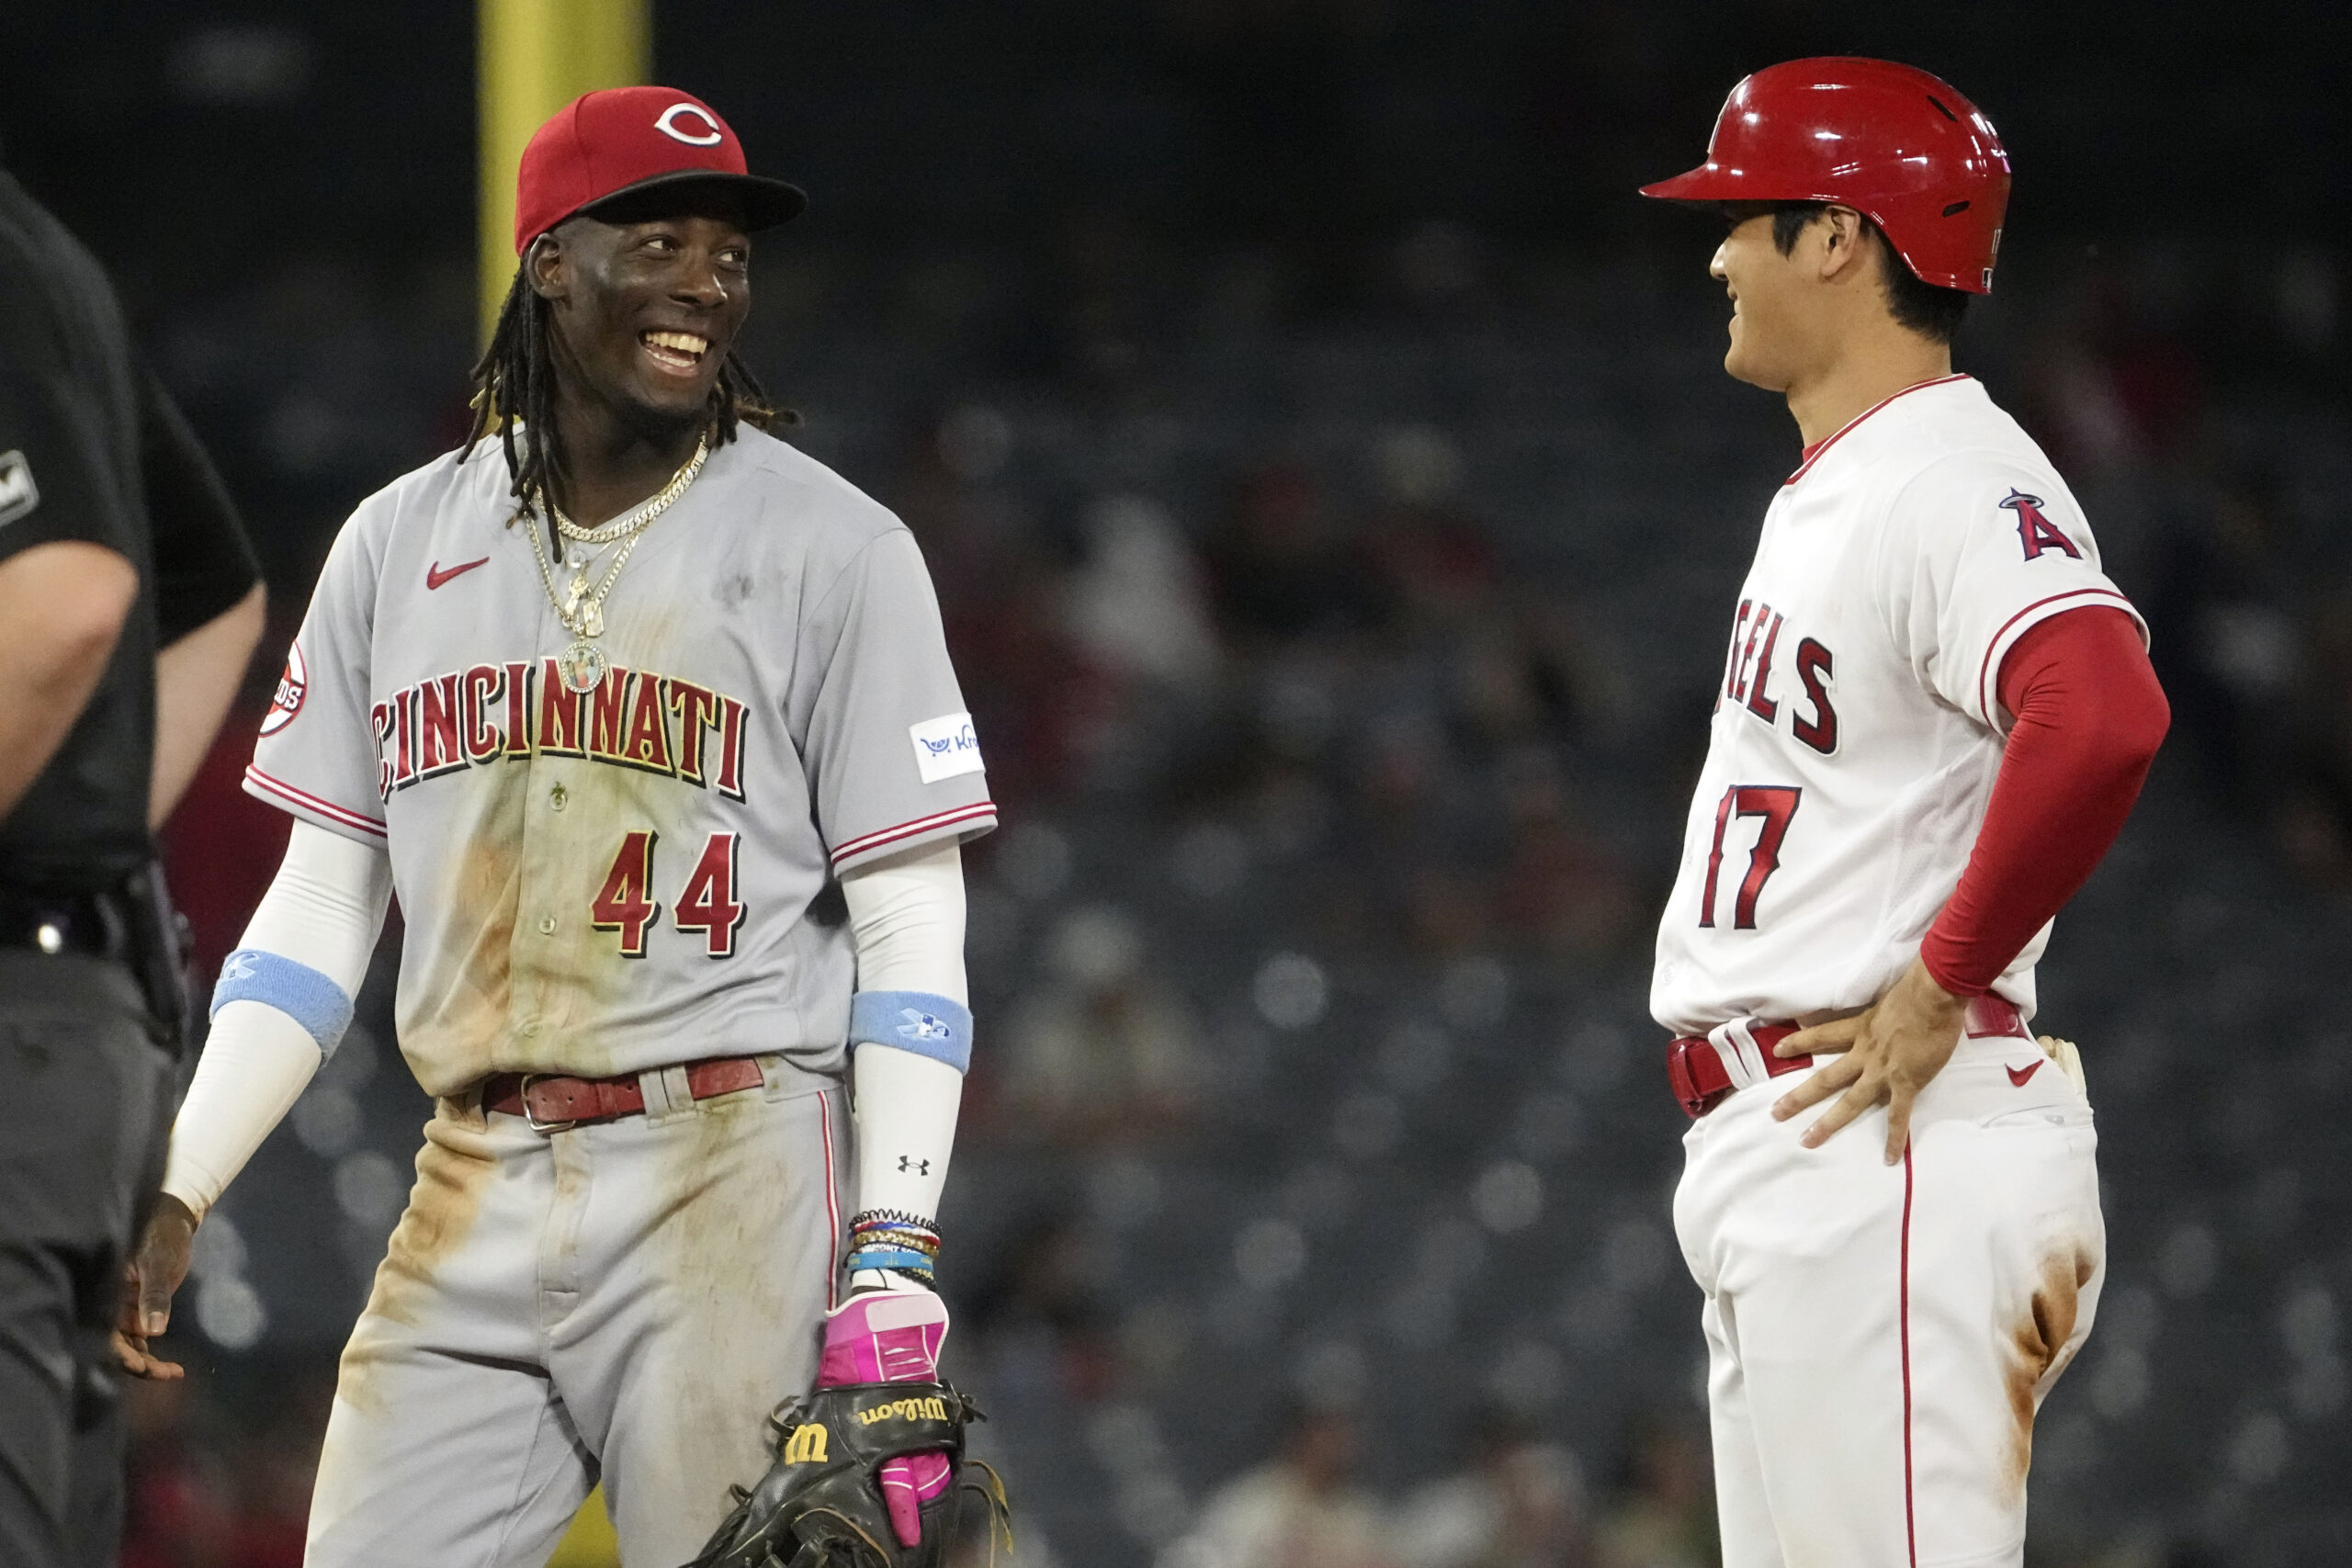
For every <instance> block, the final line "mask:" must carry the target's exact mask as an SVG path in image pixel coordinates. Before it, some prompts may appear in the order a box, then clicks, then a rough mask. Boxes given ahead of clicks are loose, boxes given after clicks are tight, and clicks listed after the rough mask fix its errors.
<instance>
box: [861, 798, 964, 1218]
mask: <svg viewBox="0 0 2352 1568" xmlns="http://www.w3.org/2000/svg"><path fill="white" fill-rule="evenodd" d="M842 897H843V898H844V899H845V900H847V902H848V904H849V919H850V930H851V931H852V933H853V934H854V936H855V938H856V941H857V984H858V988H859V989H860V990H864V991H928V992H931V993H932V994H933V995H935V996H943V997H945V998H948V999H949V1000H951V1001H954V1002H957V1003H963V1002H965V1001H967V999H968V994H967V989H966V986H965V978H964V857H963V852H962V851H961V850H960V849H959V848H958V847H957V846H956V845H955V844H952V843H951V844H943V845H938V846H936V847H933V848H931V849H924V850H917V851H914V852H910V853H908V854H904V855H899V856H896V857H894V858H892V859H889V860H886V861H881V862H878V863H875V864H873V865H868V866H865V867H861V868H860V869H858V870H856V871H853V872H851V873H850V874H848V875H846V876H844V877H842ZM850 1070H851V1074H852V1078H853V1083H854V1090H855V1093H854V1100H853V1102H854V1104H855V1106H856V1108H857V1206H858V1207H859V1208H860V1209H862V1210H863V1209H899V1210H903V1211H904V1212H906V1213H910V1214H919V1215H921V1216H922V1217H923V1218H925V1219H932V1218H935V1217H936V1216H937V1215H938V1213H939V1194H940V1190H941V1189H942V1188H944V1186H945V1185H946V1184H947V1159H948V1156H949V1155H950V1154H951V1153H952V1152H953V1151H954V1149H955V1146H956V1111H957V1109H958V1108H959V1107H960V1106H961V1105H962V1104H963V1100H964V1075H963V1074H962V1073H959V1072H957V1071H956V1069H955V1068H954V1067H952V1066H948V1065H947V1064H946V1063H944V1062H941V1061H934V1060H933V1058H931V1057H929V1056H921V1055H916V1054H915V1053H913V1052H911V1051H901V1050H899V1049H898V1048H897V1047H896V1046H891V1045H876V1044H872V1043H867V1044H863V1045H860V1046H858V1047H857V1055H856V1057H855V1059H854V1062H853V1063H852V1065H851V1069H850Z"/></svg>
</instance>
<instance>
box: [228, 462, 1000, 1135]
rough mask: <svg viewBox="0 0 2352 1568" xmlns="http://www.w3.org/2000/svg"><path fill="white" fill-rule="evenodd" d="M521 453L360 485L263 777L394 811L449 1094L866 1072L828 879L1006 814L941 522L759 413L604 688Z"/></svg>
mask: <svg viewBox="0 0 2352 1568" xmlns="http://www.w3.org/2000/svg"><path fill="white" fill-rule="evenodd" d="M507 486H508V474H507V469H506V464H505V461H504V458H503V456H502V454H501V453H500V451H499V447H498V444H497V443H496V442H495V441H491V442H486V443H483V444H481V445H480V446H476V447H475V449H474V451H473V453H472V455H471V456H470V457H468V458H466V459H465V460H463V461H459V460H458V458H457V457H455V456H454V455H452V456H449V457H443V458H441V459H439V460H438V461H435V462H434V463H431V464H428V465H427V466H426V467H424V468H420V469H418V470H417V471H416V472H414V473H412V474H410V475H408V476H406V477H405V478H403V479H399V480H397V481H396V482H394V483H393V484H392V485H390V487H389V488H387V489H385V490H384V491H380V492H379V493H378V494H376V495H374V496H371V497H369V498H368V500H367V501H366V502H362V503H361V504H360V506H359V509H358V510H357V511H356V513H353V515H352V518H351V520H350V522H349V523H348V524H346V525H345V527H344V530H343V533H342V535H341V536H340V537H339V538H338V539H337V540H336V541H335V545H334V550H333V552H332V553H331V554H330V555H329V557H328V558H327V563H326V567H325V570H324V571H323V572H322V574H321V576H320V579H319V584H318V587H317V590H316V591H315V592H314V593H313V595H312V597H311V607H310V612H309V614H308V615H307V616H306V617H305V619H304V621H303V624H302V629H301V632H300V635H299V636H298V637H297V638H296V639H295V644H294V649H293V651H292V652H291V653H290V654H289V656H288V660H287V672H286V677H285V679H284V681H283V682H281V683H280V685H279V688H278V694H277V701H276V703H275V704H274V705H273V706H272V708H271V710H270V713H269V715H268V716H267V718H266V720H265V721H264V723H263V726H262V735H261V740H260V743H259V744H258V745H257V746H256V748H255V749H254V761H253V766H252V767H251V768H250V769H249V770H248V771H247V773H246V775H245V787H246V789H247V790H248V791H250V792H251V793H253V794H254V795H257V796H259V797H260V798H262V799H264V800H266V801H268V802H270V803H271V804H272V805H275V806H279V807H284V808H285V809H286V810H288V811H290V812H292V813H294V814H295V815H297V816H299V817H301V818H305V819H306V820H309V821H311V822H315V823H317V824H319V825H320V826H321V827H323V828H327V829H332V830H334V831H335V832H338V833H343V834H345V835H348V836H350V837H354V838H358V839H362V840H368V841H373V842H381V843H388V844H389V846H390V853H391V860H392V875H393V885H394V886H395V888H396V890H397V892H398V896H399V898H400V905H401V915H402V917H403V919H405V921H406V922H407V933H406V938H405V945H404V947H403V950H402V953H401V977H400V998H399V1009H398V1011H399V1028H400V1039H401V1050H402V1052H403V1053H404V1054H405V1055H406V1056H407V1057H408V1060H409V1063H410V1066H412V1067H413V1069H414V1070H415V1073H416V1077H417V1081H418V1082H419V1084H421V1085H422V1086H423V1087H424V1089H425V1090H426V1092H428V1093H431V1094H436V1095H445V1094H453V1093H456V1092H457V1091H458V1090H459V1089H462V1088H464V1087H465V1086H466V1085H468V1084H469V1083H472V1082H474V1081H475V1080H477V1079H479V1078H481V1077H484V1076H485V1075H487V1074H490V1073H493V1072H565V1073H576V1074H583V1075H594V1076H603V1075H607V1074H615V1073H624V1072H633V1071H638V1070H641V1069H644V1068H648V1067H654V1066H663V1065H666V1064H670V1063H674V1062H679V1061H683V1060H689V1059H694V1058H698V1057H706V1056H719V1055H749V1054H756V1053H778V1054H781V1055H783V1056H784V1057H785V1058H786V1062H787V1063H788V1064H790V1066H792V1067H794V1068H796V1069H798V1070H799V1071H801V1072H804V1073H807V1074H809V1075H817V1076H821V1077H837V1076H838V1075H839V1074H840V1073H841V1072H842V1064H843V1056H844V1044H843V1042H844V1037H845V1034H846V1032H847V1029H848V1021H849V1006H850V997H851V992H852V989H853V987H854V983H855V970H856V962H855V954H854V951H853V944H852V941H851V936H850V932H849V931H848V930H847V928H846V924H845V921H844V919H843V916H842V912H841V910H840V908H839V905H838V900H837V899H835V900H820V898H819V895H820V893H821V892H822V891H823V890H824V888H825V887H826V885H827V881H828V878H829V877H831V875H833V874H837V873H839V872H841V871H843V870H846V869H848V868H850V867H852V866H854V865H856V864H858V863H861V862H863V861H865V860H869V859H872V858H874V857H876V856H878V855H882V854H886V853H889V852H894V851H898V850H901V849H906V848H910V847H912V846H915V845H918V844H922V843H926V842H932V841H936V840H943V839H963V838H968V837H972V836H974V835H977V834H978V833H981V832H984V831H986V830H987V829H989V828H990V827H992V826H994V825H995V820H996V814H995V807H993V806H992V805H990V804H989V796H988V789H987V779H986V775H985V773H983V771H982V768H981V761H980V753H979V747H978V741H977V739H975V738H974V736H973V733H972V728H971V721H970V717H969V716H968V715H967V713H966V712H965V705H964V700H963V698H962V696H961V694H959V692H958V690H957V687H956V674H955V671H954V670H953V669H952V668H950V666H949V663H948V659H947V652H946V647H945V644H944V640H943V638H942V635H941V630H940V620H939V609H938V604H937V602H936V600H935V598H934V597H933V592H932V587H931V580H930V577H929V576H928V574H927V573H926V572H925V570H924V568H923V563H922V556H921V554H920V552H919V551H918V550H917V548H916V547H915V542H914V539H913V537H912V536H910V534H909V533H908V532H907V530H906V528H905V527H904V526H903V525H900V524H899V521H898V519H896V518H895V517H893V516H892V515H891V514H890V513H888V511H886V510H885V509H883V508H882V507H881V506H879V505H878V504H876V502H873V501H871V500H869V499H867V498H866V497H865V495H863V494H861V493H860V492H859V491H856V490H855V489H854V488H852V487H851V486H850V485H849V484H848V483H846V482H845V481H843V480H842V479H841V478H839V477H838V476H837V475H835V474H833V473H832V472H831V470H830V469H828V468H825V467H824V466H823V465H821V464H820V463H818V462H816V461H815V460H813V459H811V458H809V457H806V456H804V455H803V454H801V453H799V452H797V451H796V450H794V449H793V448H792V447H790V446H786V445H785V444H783V443H782V442H779V441H776V440H774V439H772V438H770V437H769V436H767V435H765V434H762V433H760V432H759V431H757V430H754V429H752V428H750V427H749V426H744V427H742V428H741V429H740V430H739V431H738V433H737V436H736V439H735V441H734V442H733V443H731V444H730V445H728V446H720V447H719V448H718V449H717V450H716V451H714V452H712V453H711V455H710V457H709V459H708V461H707V463H706V464H705V465H704V468H703V469H702V472H701V474H700V476H699V477H698V478H697V479H695V482H694V483H693V485H692V486H690V487H689V488H688V489H687V490H686V491H685V492H684V494H683V495H682V496H681V497H680V498H679V499H678V501H677V502H675V503H674V504H673V505H672V506H671V507H670V508H669V509H668V510H667V511H666V512H664V513H662V515H661V516H660V517H658V518H657V519H655V521H654V522H653V523H652V524H650V525H649V526H648V527H647V529H646V531H645V533H644V534H643V535H642V536H640V537H639V540H638V544H637V548H636V551H635V553H634V554H633V555H632V556H631V557H630V558H629V559H628V563H627V565H626V567H625V568H624V570H622V571H621V573H620V575H619V577H618V579H617V580H616V582H615V584H614V586H613V589H612V592H611V594H610V596H609V598H607V599H606V601H605V623H606V630H605V633H604V635H603V637H601V638H600V639H599V643H600V645H601V647H602V648H603V649H604V650H605V654H606V655H607V657H608V660H609V662H610V669H609V670H608V671H606V673H605V676H604V679H603V680H602V682H600V683H599V684H598V685H596V686H595V687H594V689H593V690H591V691H588V692H586V693H580V692H575V691H573V690H571V688H570V687H569V686H567V684H566V683H565V682H564V680H563V679H562V677H561V675H560V672H559V666H558V662H557V660H556V657H555V656H556V655H558V654H559V653H560V652H561V651H562V650H563V649H565V648H566V646H567V645H568V644H570V643H571V640H572V634H571V632H570V631H569V630H567V629H566V628H565V627H564V626H563V625H562V624H561V623H560V621H559V620H558V619H557V616H556V612H555V608H554V606H553V605H552V604H550V603H549V602H548V593H547V591H546V588H545V586H544V585H543V583H542V581H541V578H540V573H539V567H538V564H537V561H535V560H534V558H533V544H532V540H531V537H530V535H529V533H528V531H527V528H526V525H519V524H517V525H510V522H509V520H510V519H511V518H512V517H513V516H514V513H515V503H514V501H513V500H512V498H511V497H510V496H509V495H508V493H507ZM571 548H573V549H577V548H578V547H577V546H573V547H571ZM609 559H610V554H609V551H608V552H607V553H606V554H605V556H603V557H601V558H600V560H609ZM572 570H573V568H572V566H571V564H569V563H568V562H567V563H566V564H564V565H562V566H560V567H558V568H557V569H556V571H557V581H558V583H559V584H560V583H561V582H563V581H565V580H567V579H568V578H569V577H570V575H571V571H572ZM598 570H601V567H600V568H599V569H598ZM829 904H830V905H831V908H828V905H829Z"/></svg>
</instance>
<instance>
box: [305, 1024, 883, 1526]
mask: <svg viewBox="0 0 2352 1568" xmlns="http://www.w3.org/2000/svg"><path fill="white" fill-rule="evenodd" d="M767 1067H768V1074H767V1085H766V1087H765V1088H764V1089H744V1090H741V1091H740V1092H738V1093H734V1094H728V1095H719V1096H716V1097H714V1098H712V1099H709V1100H702V1101H700V1102H695V1101H693V1100H689V1099H688V1098H687V1096H686V1092H685V1075H684V1070H683V1069H681V1068H675V1067H673V1068H667V1069H660V1070H656V1071H652V1072H648V1073H646V1074H644V1075H642V1076H641V1077H640V1082H642V1083H643V1085H644V1087H645V1089H646V1091H647V1100H646V1102H647V1106H648V1114H646V1115H642V1116H630V1117H624V1118H622V1119H620V1120H618V1121H614V1122H600V1123H596V1124H594V1125H591V1126H584V1127H578V1128H574V1129H571V1130H569V1131H563V1132H555V1133H542V1132H538V1131H535V1130H534V1129H533V1128H532V1127H531V1126H530V1125H529V1124H528V1123H527V1122H525V1121H524V1120H523V1119H522V1118H521V1117H517V1116H507V1115H485V1114H484V1113H483V1112H482V1111H481V1109H480V1105H479V1100H478V1097H477V1096H471V1095H469V1096H468V1097H465V1098H445V1099H444V1100H441V1101H440V1102H439V1105H438V1107H437V1109H436V1111H435V1114H434V1117H433V1120H432V1121H431V1122H428V1123H427V1124H426V1126H425V1130H424V1136H425V1142H424V1147H423V1148H422V1149H421V1150H420V1151H419V1152H418V1154H417V1156H416V1172H417V1179H416V1186H415V1189H414V1190H413V1192H412V1193H411V1195H410V1198H409V1205H408V1209H407V1212H406V1213H403V1214H402V1215H401V1221H400V1224H399V1226H398V1227H397V1228H396V1229H395V1230H394V1231H393V1233H392V1238H391V1244H390V1249H389V1252H388V1253H387V1256H386V1257H385V1258H384V1261H383V1264H382V1265H381V1266H380V1267H379V1269H378V1270H377V1274H376V1284H375V1290H374V1292H373V1293H372V1294H371V1295H370V1297H369V1299H368V1306H367V1309H366V1311H365V1312H363V1313H362V1314H360V1318H359V1322H358V1324H357V1325H356V1327H355V1328H354V1329H353V1330H352V1335H351V1341H350V1343H349V1344H348V1345H347V1346H346V1347H345V1349H344V1353H343V1363H342V1371H341V1376H340V1378H339V1380H338V1382H337V1384H336V1388H335V1399H334V1413H333V1415H332V1416H330V1417H329V1419H328V1423H327V1436H326V1445H325V1448H324V1450H323V1451H322V1454H321V1456H320V1461H319V1476H318V1483H317V1487H316V1490H315V1491H314V1493H313V1494H312V1497H311V1527H310V1549H309V1552H308V1554H307V1556H306V1558H305V1561H306V1562H307V1563H309V1564H310V1565H311V1568H345V1565H346V1564H348V1565H351V1568H358V1565H361V1564H366V1565H368V1568H397V1565H404V1564H413V1565H415V1568H541V1565H542V1564H543V1563H545V1562H546V1561H547V1559H548V1553H549V1552H550V1551H553V1550H554V1547H555V1543H556V1541H557V1540H558V1539H560V1537H561V1535H562V1534H563V1531H564V1529H565V1527H566V1526H567V1525H568V1524H569V1523H570V1522H571V1516H572V1514H573V1512H574V1511H575V1510H576V1509H577V1508H578V1507H579V1506H580V1503H581V1501H582V1498H583V1497H585V1496H586V1495H587V1493H588V1490H589V1488H590V1487H591V1486H592V1485H594V1484H595V1483H597V1482H598V1481H599V1480H600V1479H601V1480H602V1482H603V1483H604V1486H605V1503H606V1506H608V1507H609V1509H610V1510H611V1513H612V1518H613V1524H614V1527H615V1529H616V1530H617V1531H618V1533H619V1536H620V1544H621V1559H622V1562H624V1563H625V1564H626V1565H627V1568H677V1565H678V1564H680V1563H682V1562H686V1561H687V1560H688V1559H689V1558H691V1557H693V1556H694V1554H695V1552H696V1551H700V1550H701V1548H702V1545H703V1542H704V1541H705V1540H707V1538H708V1536H709V1535H710V1532H711V1531H712V1530H713V1529H716V1528H717V1527H718V1522H719V1520H720V1519H721V1518H723V1517H725V1516H726V1514H727V1512H728V1510H729V1507H730V1506H731V1504H730V1502H729V1497H728V1490H727V1489H728V1487H729V1484H731V1483H741V1484H743V1485H747V1486H748V1485H750V1484H751V1483H752V1482H754V1481H756V1480H757V1479H758V1478H759V1476H760V1474H761V1472H763V1471H764V1470H765V1469H766V1467H767V1464H768V1454H767V1451H766V1448H765V1438H766V1425H765V1417H766V1416H767V1414H768V1412H769V1410H770V1409H771V1408H773V1407H774V1406H775V1404H776V1402H777V1401H779V1400H780V1399H783V1398H784V1397H786V1395H788V1394H795V1393H802V1392H805V1391H806V1390H807V1389H808V1387H809V1384H810V1382H812V1381H813V1380H814V1378H815V1376H816V1371H817V1353H818V1348H819V1340H820V1332H821V1325H822V1320H823V1315H824V1312H825V1309H826V1307H827V1305H828V1303H829V1300H830V1296H831V1289H832V1284H833V1278H834V1268H835V1260H836V1248H837V1238H838V1236H839V1234H840V1230H841V1218H842V1207H841V1203H840V1198H841V1195H842V1190H843V1188H842V1181H843V1179H845V1176H846V1173H847V1171H848V1169H849V1164H848V1153H849V1144H848V1125H847V1121H846V1118H845V1116H844V1114H843V1107H842V1093H841V1091H840V1089H838V1088H837V1087H833V1088H825V1089H816V1088H812V1085H815V1084H817V1083H820V1082H821V1081H822V1080H818V1079H812V1078H810V1077H807V1076H806V1075H803V1074H800V1073H798V1072H797V1071H796V1070H795V1069H792V1068H789V1067H786V1066H781V1065H780V1064H778V1063H777V1062H776V1061H775V1060H774V1059H772V1058H771V1059H768V1060H767Z"/></svg>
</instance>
